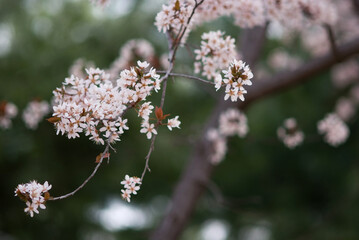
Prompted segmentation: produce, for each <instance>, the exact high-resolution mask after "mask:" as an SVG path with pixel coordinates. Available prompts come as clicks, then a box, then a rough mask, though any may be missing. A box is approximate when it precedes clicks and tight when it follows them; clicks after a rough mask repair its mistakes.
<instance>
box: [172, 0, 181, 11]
mask: <svg viewBox="0 0 359 240" xmlns="http://www.w3.org/2000/svg"><path fill="white" fill-rule="evenodd" d="M173 10H175V11H179V10H180V2H179V0H177V1H176V3H175V7H174V9H173Z"/></svg>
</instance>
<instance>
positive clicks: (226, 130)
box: [219, 108, 249, 138]
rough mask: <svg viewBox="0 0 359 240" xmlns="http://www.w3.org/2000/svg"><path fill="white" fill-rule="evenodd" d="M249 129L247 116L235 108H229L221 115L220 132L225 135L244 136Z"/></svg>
mask: <svg viewBox="0 0 359 240" xmlns="http://www.w3.org/2000/svg"><path fill="white" fill-rule="evenodd" d="M248 131H249V128H248V122H247V117H246V115H244V114H243V113H241V112H240V111H238V110H237V109H235V108H231V109H228V110H227V111H225V112H223V113H222V114H221V115H220V117H219V132H220V133H221V135H223V136H226V137H227V136H234V135H236V134H237V135H238V136H239V137H241V138H243V137H245V136H246V135H247V133H248Z"/></svg>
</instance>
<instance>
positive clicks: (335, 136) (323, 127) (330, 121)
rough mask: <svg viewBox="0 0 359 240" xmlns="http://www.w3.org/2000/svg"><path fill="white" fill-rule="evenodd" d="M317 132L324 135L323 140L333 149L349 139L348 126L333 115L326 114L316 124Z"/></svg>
mask: <svg viewBox="0 0 359 240" xmlns="http://www.w3.org/2000/svg"><path fill="white" fill-rule="evenodd" d="M318 131H319V133H321V134H324V140H325V141H326V142H327V143H328V144H330V145H332V146H334V147H336V146H338V145H340V144H343V143H344V142H345V141H346V140H347V139H348V137H349V128H348V126H347V125H346V124H345V123H344V122H343V121H342V120H341V119H340V118H339V117H338V115H336V114H335V113H330V114H327V116H326V117H325V118H324V119H323V120H321V121H319V122H318Z"/></svg>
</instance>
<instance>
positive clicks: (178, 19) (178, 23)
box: [155, 0, 195, 43]
mask: <svg viewBox="0 0 359 240" xmlns="http://www.w3.org/2000/svg"><path fill="white" fill-rule="evenodd" d="M194 6H195V4H194V1H186V0H170V2H169V3H168V5H162V11H160V12H159V13H158V14H157V15H156V21H155V25H156V27H157V29H158V31H159V32H164V33H166V32H168V31H169V30H171V31H173V32H174V33H175V34H180V33H181V31H183V30H184V28H187V29H188V31H186V32H185V34H184V36H183V38H182V40H181V41H182V42H181V43H184V42H185V41H186V39H187V36H188V34H189V32H190V29H192V28H193V25H194V24H193V23H194V22H195V20H193V21H188V20H189V18H190V16H191V13H192V11H193V8H194Z"/></svg>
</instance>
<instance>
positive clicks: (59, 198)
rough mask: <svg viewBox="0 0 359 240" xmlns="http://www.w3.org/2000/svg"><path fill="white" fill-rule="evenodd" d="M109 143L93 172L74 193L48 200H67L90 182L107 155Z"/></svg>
mask: <svg viewBox="0 0 359 240" xmlns="http://www.w3.org/2000/svg"><path fill="white" fill-rule="evenodd" d="M110 145H111V144H110V141H108V142H107V146H106V148H105V150H104V151H103V153H102V155H101V159H100V161H99V162H98V163H97V165H96V167H95V169H94V170H93V172H92V173H91V175H90V176H89V177H88V178H87V179H86V180H85V181H84V182H83V183H82V184H81V185H80V186H79V187H78V188H76V189H75V190H74V191H72V192H70V193H68V194H65V195H62V196H59V197H53V198H50V199H49V200H52V201H55V200H61V199H65V198H68V197H70V196H72V195H74V194H75V193H77V192H78V191H79V190H81V189H82V188H83V187H84V186H85V185H86V184H87V183H88V182H89V181H90V180H91V178H93V177H94V176H95V174H96V172H97V170H98V169H99V167H100V166H101V163H102V161H103V159H104V158H105V156H106V155H107V153H108V152H109V148H110Z"/></svg>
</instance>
